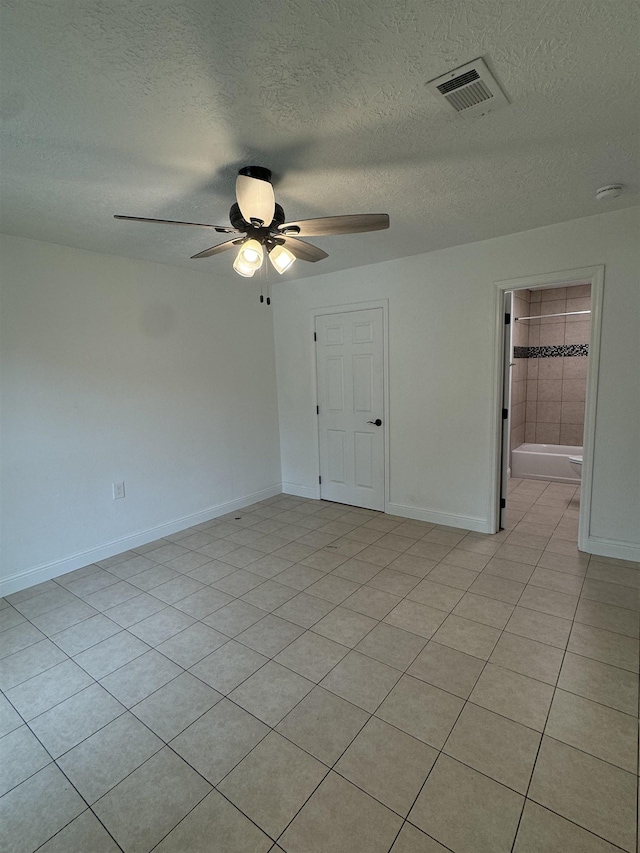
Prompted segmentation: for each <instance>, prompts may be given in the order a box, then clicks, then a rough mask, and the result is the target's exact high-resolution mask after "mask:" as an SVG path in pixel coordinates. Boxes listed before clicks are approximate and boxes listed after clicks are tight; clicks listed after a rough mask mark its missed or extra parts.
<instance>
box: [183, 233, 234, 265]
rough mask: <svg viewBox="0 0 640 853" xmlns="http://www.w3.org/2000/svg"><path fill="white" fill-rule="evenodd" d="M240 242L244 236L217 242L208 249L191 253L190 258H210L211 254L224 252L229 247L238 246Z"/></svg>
mask: <svg viewBox="0 0 640 853" xmlns="http://www.w3.org/2000/svg"><path fill="white" fill-rule="evenodd" d="M240 243H244V238H242V239H241V240H227V242H226V243H218V245H217V246H211V248H210V249H205V250H204V251H203V252H198V254H197V255H191V260H193V259H194V258H210V257H211V256H212V255H218V254H220V252H226V251H227V249H231V248H233V246H239V245H240Z"/></svg>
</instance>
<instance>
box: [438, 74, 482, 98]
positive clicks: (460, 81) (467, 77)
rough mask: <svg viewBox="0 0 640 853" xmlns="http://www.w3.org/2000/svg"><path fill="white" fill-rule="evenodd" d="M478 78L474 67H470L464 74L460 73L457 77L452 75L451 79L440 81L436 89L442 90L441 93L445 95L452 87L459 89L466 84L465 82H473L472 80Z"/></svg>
mask: <svg viewBox="0 0 640 853" xmlns="http://www.w3.org/2000/svg"><path fill="white" fill-rule="evenodd" d="M479 79H480V75H479V74H478V72H477V71H476V69H475V68H472V69H471V71H467V73H466V74H461V75H460V76H459V77H454V78H453V80H447V82H446V83H441V84H440V85H439V86H438V91H439V92H442V94H443V95H446V94H447V92H451V91H452V90H453V89H459V88H460V86H466V85H467V83H473V81H474V80H479Z"/></svg>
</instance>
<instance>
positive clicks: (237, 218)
mask: <svg viewBox="0 0 640 853" xmlns="http://www.w3.org/2000/svg"><path fill="white" fill-rule="evenodd" d="M266 171H269V170H268V169H267V170H266ZM229 222H231V224H232V226H233V227H234V228H237V229H238V230H239V231H250V230H252V229H253V227H254V226H253V225H252V224H251V223H250V222H247V221H246V220H245V219H244V218H243V216H242V213H241V212H240V207H239V205H238V203H237V202H235V203H234V204H232V205H231V208H230V210H229ZM283 223H284V210H283V209H282V206H281V205H279V204H277V203H276V206H275V209H274V212H273V220H272V221H271V223H270V224H269V226H268V229H269V230H272V229H275V228H278V227H279V226H280V225H282V224H283Z"/></svg>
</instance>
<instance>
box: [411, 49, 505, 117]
mask: <svg viewBox="0 0 640 853" xmlns="http://www.w3.org/2000/svg"><path fill="white" fill-rule="evenodd" d="M427 88H428V89H429V91H430V92H431V93H432V94H433V95H435V97H437V98H438V99H439V100H442V99H444V101H445V103H447V104H448V106H449V107H450V108H451V109H452V110H454V111H455V112H456V113H457V114H458V115H462V116H463V117H465V118H466V117H467V116H472V115H478V114H480V115H482V114H484V113H486V112H489V111H490V110H493V109H496V108H497V107H499V106H504V105H505V104H508V103H509V102H508V101H507V98H506V96H505V94H504V92H503V91H502V89H501V88H500V86H499V85H498V83H497V81H496V79H495V77H493V75H492V74H491V72H490V71H489V69H488V68H487V66H486V63H485V62H484V60H482V59H475V60H474V61H473V62H469V63H467V64H466V65H463V66H461V67H460V68H456V69H455V70H454V71H450V72H449V73H448V74H444V75H443V76H442V77H438V78H437V79H436V80H431V81H430V82H429V83H427Z"/></svg>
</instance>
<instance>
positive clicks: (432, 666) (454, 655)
mask: <svg viewBox="0 0 640 853" xmlns="http://www.w3.org/2000/svg"><path fill="white" fill-rule="evenodd" d="M484 666H485V662H484V661H483V660H481V659H480V658H476V657H473V656H472V655H467V654H465V653H464V652H458V651H456V650H455V649H452V648H450V647H449V646H441V645H440V644H439V643H436V642H435V641H434V640H432V641H431V642H430V643H428V644H427V646H426V647H425V648H424V650H423V651H422V652H421V653H420V654H419V655H418V657H417V658H416V659H415V661H414V662H413V664H412V665H411V666H410V667H409V669H408V673H409V675H413V676H414V677H415V678H419V679H421V680H422V681H427V682H428V683H429V684H432V685H433V686H434V687H440V688H441V689H442V690H446V691H448V692H449V693H453V694H454V695H455V696H460V697H461V698H462V699H468V698H469V694H470V693H471V691H472V690H473V688H474V686H475V683H476V681H477V680H478V678H479V677H480V673H481V672H482V670H483V669H484Z"/></svg>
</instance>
